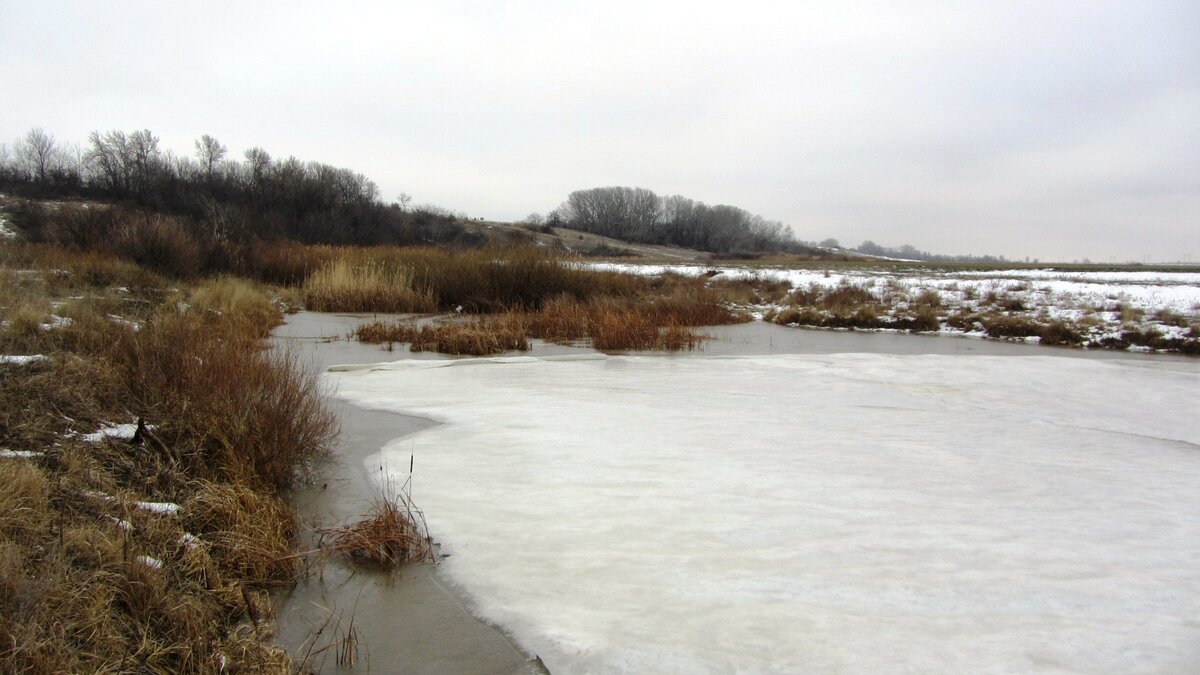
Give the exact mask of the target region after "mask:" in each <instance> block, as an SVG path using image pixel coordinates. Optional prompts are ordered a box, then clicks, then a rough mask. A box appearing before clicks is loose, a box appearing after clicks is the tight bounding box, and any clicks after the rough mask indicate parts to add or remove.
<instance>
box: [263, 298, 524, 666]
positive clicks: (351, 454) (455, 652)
mask: <svg viewBox="0 0 1200 675" xmlns="http://www.w3.org/2000/svg"><path fill="white" fill-rule="evenodd" d="M367 318H370V317H367ZM359 320H361V318H360V317H355V316H331V315H316V314H310V313H305V314H300V315H295V316H293V317H289V321H288V323H287V324H285V325H284V326H281V327H280V329H279V330H278V331H277V332H276V334H275V336H274V338H273V339H274V342H275V344H276V346H277V347H281V346H282V347H284V348H288V349H294V350H297V351H300V352H301V354H302V356H303V357H304V358H305V359H307V360H308V361H309V363H310V365H311V366H312V367H315V368H317V369H319V371H321V372H324V371H325V369H326V367H327V366H328V365H330V364H331V363H351V362H358V363H366V362H378V361H381V360H385V358H386V357H384V358H381V357H383V356H384V355H383V354H381V352H380V351H379V349H378V348H377V347H375V346H368V345H360V344H357V343H353V342H340V341H339V342H329V340H330V338H338V337H342V336H344V335H345V333H346V332H347V331H348V328H349V326H352V325H353V324H354V323H356V322H357V321H359ZM404 355H405V356H406V357H407V356H408V353H407V352H405V354H404ZM332 398H333V401H332V404H333V406H334V407H335V409H336V410H337V413H338V416H339V418H340V420H341V423H342V433H341V436H340V438H339V442H338V446H337V448H336V449H335V454H334V457H333V458H332V459H331V461H330V462H329V464H328V465H327V466H325V467H322V469H321V474H320V475H321V478H320V481H321V483H320V484H318V485H312V486H308V487H305V488H302V489H298V490H295V491H293V492H292V494H291V498H292V501H293V504H295V506H296V509H297V511H298V512H299V514H300V519H301V530H302V532H301V536H302V537H303V538H304V540H311V538H312V534H313V529H314V528H316V527H320V526H324V525H330V524H334V523H339V522H346V521H348V520H351V519H353V518H355V517H358V516H361V515H362V514H363V513H365V512H366V511H367V510H369V509H370V507H371V505H372V503H373V502H374V501H377V499H378V495H379V488H378V482H377V481H376V480H375V479H374V478H373V477H372V475H371V474H370V472H369V471H368V469H367V462H368V461H370V460H371V458H372V457H378V455H379V453H380V451H381V449H382V447H383V445H385V444H386V443H389V442H392V441H395V440H397V439H401V438H404V437H406V436H409V435H411V434H414V433H416V432H418V431H421V430H422V429H425V428H428V427H429V426H432V425H434V424H436V422H433V421H431V420H425V419H422V418H419V417H411V416H406V415H401V414H397V413H392V412H381V411H374V410H366V409H363V408H359V407H357V406H354V405H351V404H349V403H346V402H344V401H341V400H339V399H336V397H332ZM276 622H277V630H278V635H277V636H276V641H277V642H278V643H280V644H281V645H283V646H284V647H285V648H287V649H288V651H289V652H290V653H291V654H292V655H293V657H294V658H296V659H297V660H300V659H302V658H303V657H304V655H305V653H308V654H310V663H309V664H307V667H308V668H309V669H310V670H311V672H318V673H319V672H333V671H335V670H337V669H338V668H337V665H336V659H335V658H334V657H333V655H332V654H330V653H329V652H332V651H335V650H334V649H329V650H327V651H326V652H324V653H322V654H320V655H318V656H311V655H312V654H314V653H316V652H319V651H320V650H321V649H322V648H324V647H326V646H327V645H331V644H333V642H334V641H335V640H336V639H337V638H338V637H344V636H345V634H347V633H348V630H349V627H350V626H351V625H352V626H353V629H354V632H355V635H356V637H357V652H358V653H357V661H358V662H359V663H363V664H366V665H367V667H368V668H369V669H370V670H372V671H375V672H384V673H386V672H399V671H403V672H406V673H461V672H471V673H489V674H491V673H494V674H496V675H510V674H515V673H541V672H545V671H544V670H543V669H541V668H540V667H539V666H538V665H537V662H536V661H531V660H530V657H528V656H526V655H525V654H523V653H522V652H521V651H520V650H519V649H518V648H517V647H516V645H515V644H514V643H513V642H512V640H510V639H509V638H508V636H507V635H505V634H504V633H503V632H501V631H500V630H499V629H498V628H496V627H494V626H490V625H488V624H486V623H483V622H482V621H480V620H479V619H477V618H476V617H475V616H473V615H472V614H471V612H470V610H469V609H467V607H466V604H465V599H464V598H462V597H461V596H460V595H459V594H458V593H457V592H456V591H455V590H454V589H452V588H449V587H448V586H446V585H445V584H444V583H443V582H442V581H441V580H440V579H439V578H438V574H437V568H436V566H435V565H428V564H426V565H413V566H408V567H402V568H400V569H399V570H398V571H397V572H395V573H386V572H380V571H375V570H370V569H366V568H362V567H359V566H356V565H353V564H352V563H347V562H344V561H342V560H339V559H338V558H335V557H331V558H328V559H325V560H319V561H315V562H313V563H312V565H311V567H310V569H309V570H308V574H307V575H306V576H305V578H304V579H302V580H301V581H300V582H299V583H298V584H297V585H296V586H295V587H294V588H292V589H289V590H287V591H284V592H281V593H280V594H279V595H278V596H277V607H276ZM339 622H340V623H339ZM351 622H352V623H351ZM323 626H324V627H325V628H324V634H322V635H320V636H318V637H317V638H316V644H315V645H314V646H313V647H312V648H311V649H310V648H309V645H308V642H309V641H311V640H312V639H313V637H314V635H315V634H316V632H317V631H318V630H320V629H321V628H322V627H323Z"/></svg>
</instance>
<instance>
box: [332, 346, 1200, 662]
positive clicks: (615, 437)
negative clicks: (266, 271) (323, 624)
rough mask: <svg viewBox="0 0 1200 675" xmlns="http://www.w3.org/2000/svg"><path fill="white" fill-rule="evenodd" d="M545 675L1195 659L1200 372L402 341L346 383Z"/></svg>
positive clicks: (472, 587)
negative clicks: (535, 351)
mask: <svg viewBox="0 0 1200 675" xmlns="http://www.w3.org/2000/svg"><path fill="white" fill-rule="evenodd" d="M327 377H329V378H331V380H332V384H335V385H336V386H337V387H338V389H339V392H340V393H339V395H340V396H342V397H344V398H345V399H347V400H349V401H351V402H353V403H356V404H359V405H361V406H365V407H369V408H377V409H386V410H396V411H404V412H407V413H412V414H418V415H424V416H428V417H430V418H433V419H437V420H440V421H441V422H443V423H444V424H441V425H438V426H435V427H433V428H431V429H429V430H427V431H424V432H421V433H420V434H419V435H416V436H413V437H407V438H403V439H399V440H397V441H394V442H393V443H391V444H389V445H388V446H387V447H386V449H385V451H384V452H383V457H382V460H381V461H383V462H385V463H386V465H387V466H390V467H405V468H407V467H408V463H409V454H410V453H414V454H415V465H416V471H415V476H414V492H413V496H414V498H415V499H416V501H417V503H418V504H419V505H420V506H421V507H422V509H423V510H424V512H425V514H426V515H427V517H428V519H429V526H430V528H431V530H432V533H433V535H434V537H435V538H436V539H438V540H439V541H441V542H442V543H443V545H444V549H445V551H446V552H448V553H449V554H450V557H449V558H448V559H446V560H445V561H444V562H443V563H442V571H443V573H444V575H445V576H446V577H448V578H449V579H450V580H451V581H452V582H453V583H455V584H457V585H459V586H460V587H461V588H462V590H463V591H464V592H465V593H466V594H467V596H468V597H469V598H471V602H472V604H473V609H474V610H475V611H476V612H477V613H478V614H479V615H481V616H482V617H483V618H485V619H487V620H489V621H492V622H495V623H496V624H497V625H499V626H501V627H502V628H503V629H504V630H506V631H509V632H510V633H511V634H512V635H513V636H514V638H515V639H516V640H517V641H518V642H519V644H520V645H521V646H522V647H524V648H525V649H527V650H529V651H530V652H531V653H536V654H538V655H540V656H541V657H542V658H543V660H544V661H545V663H546V664H547V665H548V666H549V668H550V669H551V671H552V672H555V673H583V672H629V673H646V672H656V673H696V672H700V673H703V672H806V673H813V672H816V673H822V672H870V673H874V672H922V673H924V672H941V673H951V672H953V673H960V672H977V673H978V672H1068V671H1070V672H1111V673H1117V672H1120V673H1150V672H1195V671H1196V670H1197V669H1200V619H1198V618H1197V617H1200V565H1198V564H1197V561H1200V425H1198V424H1197V423H1196V416H1195V415H1196V411H1197V410H1200V368H1198V367H1197V365H1196V364H1195V363H1194V362H1187V361H1176V360H1171V361H1151V360H1145V361H1129V360H1122V361H1110V360H1092V359H1075V358H1062V357H1057V356H1031V357H982V356H966V357H962V356H892V355H867V354H841V355H821V356H810V355H803V356H797V355H787V356H769V357H740V358H719V357H686V358H670V357H611V358H603V359H591V360H560V361H555V360H549V359H546V360H538V359H530V358H525V359H518V360H509V361H507V362H500V361H498V360H488V359H480V360H467V361H454V362H451V361H442V362H430V361H405V362H397V363H395V364H390V365H388V366H385V367H382V368H379V369H376V370H371V369H355V370H345V371H342V372H339V373H336V374H331V375H328V376H327Z"/></svg>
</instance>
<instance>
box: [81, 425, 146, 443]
mask: <svg viewBox="0 0 1200 675" xmlns="http://www.w3.org/2000/svg"><path fill="white" fill-rule="evenodd" d="M137 426H138V425H136V424H115V425H112V426H108V425H104V426H101V427H100V430H99V431H96V432H93V433H90V434H84V435H83V436H81V437H80V438H82V439H83V440H85V441H87V442H88V443H99V442H100V441H103V440H104V439H106V438H115V439H117V440H119V441H131V440H133V436H134V434H136V433H137ZM146 428H147V429H153V428H154V427H152V426H147V427H146Z"/></svg>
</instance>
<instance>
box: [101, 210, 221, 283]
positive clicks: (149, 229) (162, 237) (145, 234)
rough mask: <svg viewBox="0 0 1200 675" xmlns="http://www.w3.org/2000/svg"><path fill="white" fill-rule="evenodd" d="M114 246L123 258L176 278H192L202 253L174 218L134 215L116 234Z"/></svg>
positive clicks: (201, 259) (198, 267)
mask: <svg viewBox="0 0 1200 675" xmlns="http://www.w3.org/2000/svg"><path fill="white" fill-rule="evenodd" d="M113 245H114V246H115V248H114V249H113V250H114V252H115V253H117V254H118V255H119V256H121V257H122V258H125V259H126V260H131V261H133V262H135V263H137V264H139V265H141V266H142V267H145V268H146V269H149V270H152V271H154V272H157V273H159V274H163V275H166V276H169V277H175V278H191V277H194V276H195V275H196V274H197V273H198V272H199V271H200V266H201V264H202V262H203V259H204V257H203V254H202V252H201V250H200V245H199V244H198V243H197V242H196V239H195V238H194V237H193V236H192V235H191V233H189V232H188V231H187V230H186V229H185V228H184V227H183V226H182V225H180V224H179V222H178V221H176V220H175V219H174V218H171V217H168V216H157V215H156V216H145V215H139V216H133V217H131V218H129V219H128V220H127V221H126V222H125V223H123V224H122V226H121V227H120V229H119V230H118V231H117V233H116V240H115V242H114V244H113Z"/></svg>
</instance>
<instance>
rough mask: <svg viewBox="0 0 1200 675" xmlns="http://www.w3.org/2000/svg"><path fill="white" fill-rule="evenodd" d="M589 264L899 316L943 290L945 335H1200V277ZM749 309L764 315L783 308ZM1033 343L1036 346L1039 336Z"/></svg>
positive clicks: (1103, 338)
mask: <svg viewBox="0 0 1200 675" xmlns="http://www.w3.org/2000/svg"><path fill="white" fill-rule="evenodd" d="M587 266H588V267H589V268H592V269H598V270H608V271H615V272H625V273H629V274H639V275H657V274H662V273H664V272H672V273H676V274H682V275H687V276H696V275H700V274H704V273H705V272H707V271H710V270H711V271H717V272H719V273H720V274H719V275H717V278H719V279H748V278H758V279H769V280H779V281H784V282H787V283H788V284H789V285H790V286H791V287H792V288H793V289H819V290H827V289H832V288H836V287H838V286H843V285H852V286H858V287H861V288H865V289H866V290H868V291H869V292H870V293H871V294H872V295H873V296H874V297H875V298H876V299H877V300H878V301H879V302H880V303H881V304H882V306H883V307H884V308H886V309H887V310H888V311H890V312H893V313H904V312H905V311H907V310H909V309H910V308H911V307H912V306H913V305H914V304H915V300H916V299H917V298H918V297H919V295H920V293H921V292H922V291H925V290H929V291H933V292H936V294H937V297H938V298H939V299H940V315H941V331H942V332H944V333H952V334H963V333H966V334H969V335H972V336H975V337H983V336H985V334H986V333H985V331H984V330H983V326H982V324H975V325H974V326H973V327H970V326H968V327H966V328H965V329H964V327H963V326H961V325H954V322H952V321H948V319H949V317H950V315H951V314H954V313H962V314H964V315H966V314H971V313H977V312H983V313H987V312H993V311H997V310H998V309H1002V310H1003V311H1002V313H1003V314H1006V315H1009V316H1021V317H1027V318H1029V319H1031V320H1033V321H1036V322H1039V323H1041V324H1046V323H1048V322H1051V321H1063V322H1066V323H1068V324H1070V325H1071V326H1073V327H1074V328H1076V329H1077V330H1079V331H1080V333H1081V334H1082V335H1083V337H1084V338H1085V341H1086V342H1089V343H1092V344H1093V345H1094V346H1100V345H1101V344H1103V343H1106V342H1113V341H1116V342H1119V343H1121V346H1127V344H1126V343H1128V342H1130V340H1124V341H1122V333H1123V332H1126V331H1136V332H1138V333H1145V332H1147V331H1150V332H1152V333H1154V334H1157V335H1160V336H1162V337H1164V338H1168V339H1186V340H1192V341H1194V340H1196V339H1197V338H1200V334H1198V333H1197V332H1196V331H1195V330H1194V329H1193V328H1192V327H1193V326H1196V325H1198V324H1200V272H1153V271H1108V272H1079V271H1071V270H1055V269H1010V270H1004V269H999V270H986V271H975V270H970V271H947V270H939V269H937V268H936V267H932V266H920V267H912V268H904V267H881V268H878V269H873V268H866V267H864V268H853V269H849V270H847V269H832V270H829V271H825V270H820V269H774V268H747V267H711V268H710V267H700V266H695V265H638V264H629V263H592V264H588V265H587ZM748 309H751V310H752V311H753V312H754V313H755V314H757V315H758V316H760V317H761V316H762V315H763V314H764V313H767V314H769V313H770V312H771V311H773V310H779V309H781V307H780V306H764V307H751V308H748ZM968 323H970V322H968ZM1126 337H1128V336H1126ZM1031 341H1037V338H1033V339H1032V340H1031ZM1144 341H1145V340H1144V338H1136V337H1135V338H1133V339H1132V342H1134V343H1137V342H1144ZM1106 346H1112V345H1106ZM1133 348H1134V349H1141V348H1142V345H1138V344H1134V346H1133Z"/></svg>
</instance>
